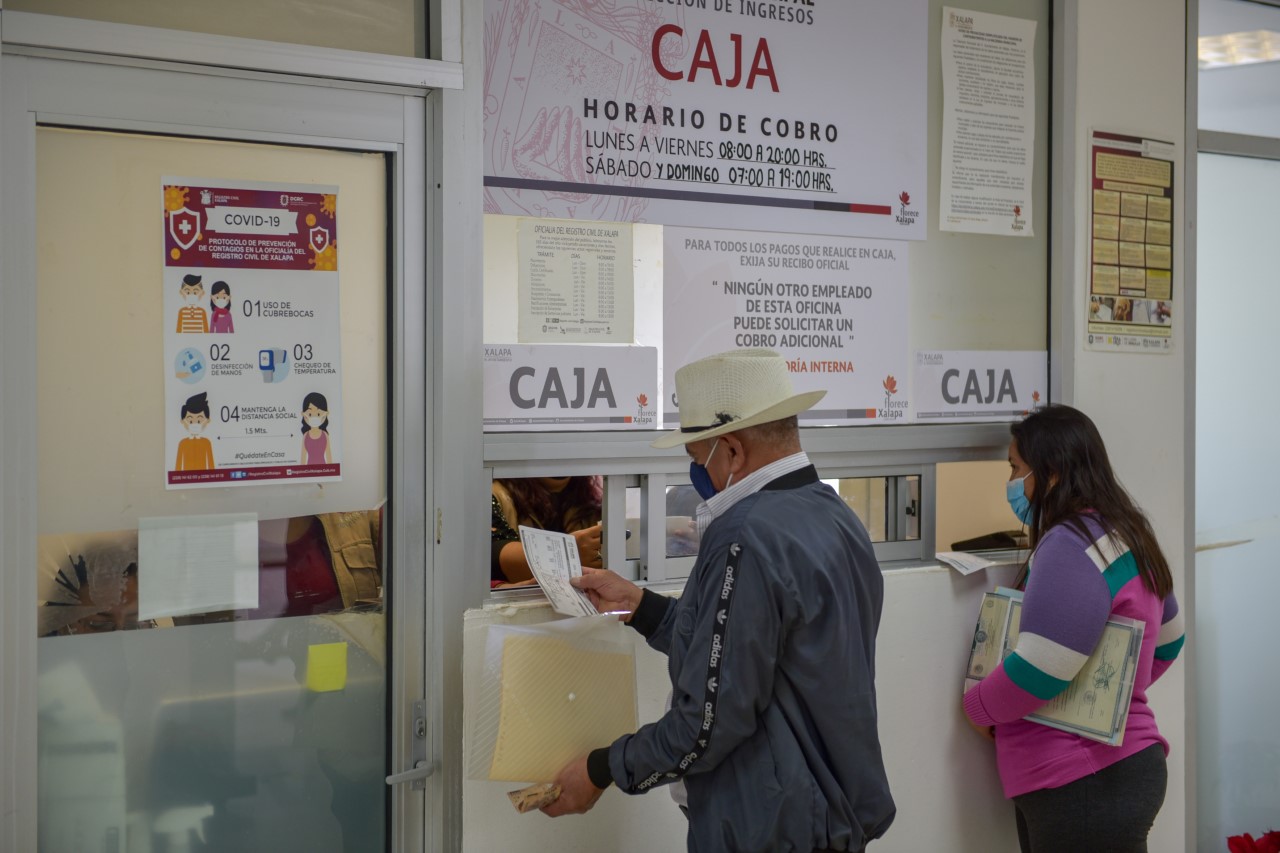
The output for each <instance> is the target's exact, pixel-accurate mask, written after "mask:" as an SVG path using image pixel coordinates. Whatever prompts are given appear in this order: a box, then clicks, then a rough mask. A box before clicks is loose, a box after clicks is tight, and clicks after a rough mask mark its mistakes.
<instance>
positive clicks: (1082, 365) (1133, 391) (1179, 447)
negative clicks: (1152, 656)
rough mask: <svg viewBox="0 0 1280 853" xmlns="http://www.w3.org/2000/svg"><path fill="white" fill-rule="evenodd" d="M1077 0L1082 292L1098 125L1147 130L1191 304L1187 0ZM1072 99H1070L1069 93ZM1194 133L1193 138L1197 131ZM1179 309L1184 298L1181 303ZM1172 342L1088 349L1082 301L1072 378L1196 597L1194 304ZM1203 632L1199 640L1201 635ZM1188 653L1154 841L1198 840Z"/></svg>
mask: <svg viewBox="0 0 1280 853" xmlns="http://www.w3.org/2000/svg"><path fill="white" fill-rule="evenodd" d="M1068 5H1070V6H1073V7H1075V8H1077V9H1078V10H1079V11H1078V16H1079V17H1078V30H1077V32H1076V35H1077V50H1076V102H1075V105H1074V110H1073V114H1074V132H1075V144H1076V149H1075V155H1076V156H1075V162H1074V163H1073V164H1071V165H1073V166H1074V169H1075V189H1076V191H1075V210H1074V213H1075V220H1074V222H1075V233H1076V235H1077V239H1076V245H1075V256H1074V271H1075V274H1074V278H1075V280H1074V281H1073V282H1071V283H1070V292H1071V293H1072V294H1074V298H1075V304H1076V305H1077V306H1082V305H1083V304H1084V300H1085V299H1086V298H1087V296H1086V294H1087V290H1086V288H1087V278H1086V270H1087V269H1088V240H1087V239H1086V238H1087V236H1088V234H1089V152H1088V144H1087V136H1088V133H1089V130H1090V129H1098V130H1112V131H1118V132H1121V133H1133V134H1141V135H1144V136H1147V137H1150V138H1154V139H1162V140H1168V141H1171V142H1174V143H1175V144H1176V145H1177V147H1178V162H1177V164H1176V166H1175V169H1174V182H1175V183H1174V192H1175V195H1174V229H1173V233H1174V235H1175V237H1174V242H1175V247H1174V249H1175V252H1174V257H1175V258H1176V259H1178V260H1177V261H1175V265H1174V271H1173V273H1174V281H1173V286H1174V295H1175V300H1176V302H1177V303H1178V304H1180V305H1182V306H1184V307H1185V305H1186V302H1185V296H1186V294H1185V289H1184V284H1185V278H1184V271H1185V265H1184V264H1183V263H1181V260H1182V258H1183V252H1184V251H1185V241H1184V240H1183V234H1184V229H1183V223H1184V222H1185V216H1186V206H1185V203H1184V200H1185V192H1186V185H1185V175H1186V171H1185V168H1184V165H1185V161H1186V156H1187V150H1186V139H1185V136H1186V132H1185V103H1184V102H1185V96H1186V92H1185V85H1184V79H1185V73H1186V66H1185V49H1184V45H1185V31H1186V26H1185V23H1186V22H1185V4H1184V3H1181V2H1169V0H1128V1H1127V2H1124V3H1116V2H1114V0H1079V2H1075V3H1069V4H1068ZM1067 108H1068V109H1070V105H1067ZM1192 144H1193V145H1194V142H1193V143H1192ZM1175 309H1176V306H1175ZM1176 314H1177V316H1175V318H1174V336H1175V337H1174V340H1175V351H1174V352H1173V353H1172V354H1170V355H1146V354H1133V355H1126V354H1117V353H1099V352H1086V351H1085V350H1084V348H1083V345H1082V342H1083V340H1084V314H1083V311H1080V310H1077V311H1076V313H1075V325H1074V330H1075V334H1074V335H1073V341H1072V343H1071V346H1070V349H1071V351H1070V352H1069V353H1064V355H1065V356H1066V357H1067V358H1069V359H1071V360H1072V362H1073V364H1072V367H1073V372H1072V373H1073V381H1072V383H1071V387H1070V388H1069V389H1067V390H1068V391H1069V392H1070V394H1071V400H1072V402H1073V404H1074V405H1075V406H1077V407H1078V408H1080V409H1081V410H1083V411H1084V412H1086V413H1088V414H1089V416H1090V417H1091V418H1093V419H1094V421H1095V422H1096V423H1097V425H1098V429H1099V430H1100V431H1101V432H1102V437H1103V439H1104V440H1105V441H1106V443H1107V449H1108V452H1109V454H1110V456H1111V461H1112V463H1113V465H1114V466H1115V469H1116V472H1117V474H1118V475H1119V477H1120V480H1121V481H1122V482H1123V483H1124V485H1125V487H1126V488H1128V490H1129V491H1130V493H1131V494H1132V495H1133V496H1134V498H1136V499H1137V501H1138V503H1139V504H1140V505H1141V506H1142V507H1143V508H1144V509H1145V510H1146V511H1147V513H1148V515H1149V516H1150V517H1151V521H1152V523H1153V525H1154V526H1155V530H1156V534H1157V536H1159V537H1160V541H1161V543H1162V545H1163V547H1164V549H1165V554H1166V556H1167V557H1168V558H1169V563H1170V568H1172V570H1173V576H1174V588H1175V592H1176V593H1177V594H1178V595H1179V596H1180V597H1181V598H1189V595H1188V594H1187V593H1188V590H1187V574H1186V571H1187V554H1186V547H1185V541H1186V539H1185V536H1184V532H1185V529H1186V518H1187V508H1188V506H1189V502H1190V501H1191V495H1190V494H1189V493H1188V490H1187V486H1186V483H1187V477H1188V476H1189V474H1190V472H1189V471H1187V469H1186V461H1185V459H1186V456H1185V453H1184V447H1185V445H1186V441H1187V429H1186V416H1187V412H1188V408H1187V406H1188V400H1187V394H1186V390H1185V383H1186V382H1187V381H1189V379H1190V378H1191V377H1189V376H1188V371H1187V364H1186V360H1185V353H1186V352H1187V349H1186V346H1187V337H1186V335H1187V330H1188V327H1187V323H1186V320H1187V314H1186V312H1185V311H1176ZM1193 642H1194V640H1193ZM1185 663H1186V662H1185V660H1184V661H1183V662H1182V663H1181V664H1179V665H1175V666H1174V667H1173V668H1172V669H1170V670H1169V672H1168V673H1167V674H1166V675H1165V677H1164V678H1162V679H1161V680H1160V681H1159V682H1157V683H1156V685H1155V686H1154V687H1153V688H1152V689H1151V691H1150V693H1149V699H1150V701H1151V705H1152V707H1153V708H1154V710H1155V713H1156V720H1157V722H1158V724H1159V726H1160V731H1161V733H1162V734H1164V736H1165V737H1166V738H1168V740H1169V743H1170V747H1171V750H1172V751H1171V753H1170V756H1169V788H1168V794H1167V795H1166V797H1165V802H1164V808H1163V809H1162V810H1161V812H1160V816H1159V818H1158V819H1157V820H1156V825H1155V828H1154V829H1153V831H1152V835H1151V839H1150V842H1149V846H1150V848H1151V849H1152V850H1160V851H1166V850H1167V851H1174V850H1183V849H1194V838H1188V837H1187V832H1186V827H1185V825H1184V820H1185V816H1186V815H1187V811H1188V809H1189V808H1190V807H1191V805H1192V803H1193V802H1194V800H1193V799H1192V798H1190V797H1189V796H1188V783H1187V780H1186V768H1187V710H1186V678H1185V673H1186V666H1185Z"/></svg>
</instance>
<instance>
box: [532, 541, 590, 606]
mask: <svg viewBox="0 0 1280 853" xmlns="http://www.w3.org/2000/svg"><path fill="white" fill-rule="evenodd" d="M520 544H522V545H523V546H524V556H525V559H527V560H528V561H529V568H530V569H532V570H533V576H534V577H535V578H537V580H538V585H539V586H541V587H542V591H543V592H545V593H546V594H547V600H548V601H550V602H551V607H552V609H554V610H555V611H556V612H557V613H563V614H564V615H565V616H596V615H597V611H596V608H595V606H594V605H593V604H592V603H591V599H590V598H588V597H587V594H586V593H585V592H583V591H582V590H578V589H574V588H573V586H572V585H571V584H570V583H569V579H570V578H576V577H581V576H582V563H581V562H580V561H579V560H578V542H577V540H576V539H574V538H573V537H572V536H570V535H569V534H567V533H552V532H551V531H549V530H539V529H537V528H536V527H525V526H524V525H521V526H520Z"/></svg>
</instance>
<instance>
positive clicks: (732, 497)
mask: <svg viewBox="0 0 1280 853" xmlns="http://www.w3.org/2000/svg"><path fill="white" fill-rule="evenodd" d="M808 465H809V455H808V454H807V453H805V452H804V451H803V450H802V451H800V452H799V453H793V454H791V455H790V456H784V457H783V458H782V459H779V460H777V461H776V462H770V463H769V464H768V465H766V466H764V467H763V468H760V469H759V470H757V471H752V472H751V473H750V474H748V475H747V476H746V477H743V478H742V479H741V480H739V481H738V482H736V483H734V484H733V485H731V486H729V488H727V489H725V490H724V491H723V492H718V493H716V494H715V495H712V496H711V499H710V500H706V501H703V502H702V503H700V504H698V508H697V509H696V510H694V515H695V518H696V519H697V524H698V536H699V537H701V536H702V535H703V534H704V533H706V532H707V528H708V527H710V526H711V522H713V521H715V520H716V519H717V518H719V517H720V516H722V515H724V514H725V513H727V512H728V511H729V510H730V509H732V508H733V505H734V504H736V503H737V502H738V501H740V500H742V499H743V498H745V497H749V496H751V495H754V494H755V493H756V492H758V491H760V490H761V489H763V488H764V487H765V486H767V485H768V484H769V483H771V482H773V481H774V480H776V479H778V478H779V477H781V476H783V475H785V474H790V473H791V472H793V471H799V470H800V469H801V468H805V467H807V466H808Z"/></svg>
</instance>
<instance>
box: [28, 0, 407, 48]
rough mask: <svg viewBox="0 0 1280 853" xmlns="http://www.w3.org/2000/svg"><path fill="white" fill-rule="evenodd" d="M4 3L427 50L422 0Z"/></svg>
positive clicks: (224, 32)
mask: <svg viewBox="0 0 1280 853" xmlns="http://www.w3.org/2000/svg"><path fill="white" fill-rule="evenodd" d="M5 8H6V9H11V10H14V11H18V12H40V13H43V14H46V15H64V16H67V17H72V18H88V19H90V20H95V21H109V22H111V23H117V24H134V25H137V26H144V27H162V28H164V29H171V30H189V31H191V32H197V33H209V34H210V35H220V36H238V37H240V38H252V39H263V40H266V41H279V42H287V43H289V44H306V45H312V46H314V47H336V48H342V49H344V50H360V51H365V52H368V53H384V54H390V55H392V56H412V57H425V56H426V47H425V45H426V33H427V31H426V23H425V20H426V19H425V14H424V4H423V0H350V2H344V0H290V2H280V0H218V2H216V3H208V2H199V0H10V2H8V3H6V4H5Z"/></svg>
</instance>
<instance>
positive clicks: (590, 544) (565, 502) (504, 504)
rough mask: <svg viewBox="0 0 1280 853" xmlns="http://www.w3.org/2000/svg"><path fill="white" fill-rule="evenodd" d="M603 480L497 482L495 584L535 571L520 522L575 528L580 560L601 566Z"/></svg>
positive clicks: (516, 580) (525, 579)
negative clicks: (522, 536) (525, 552)
mask: <svg viewBox="0 0 1280 853" xmlns="http://www.w3.org/2000/svg"><path fill="white" fill-rule="evenodd" d="M603 494H604V484H603V482H602V481H601V479H600V478H599V477H527V478H521V479H500V480H494V481H493V497H492V499H491V501H490V503H491V508H492V515H493V523H492V530H493V550H492V556H491V558H490V565H489V580H490V583H491V584H492V585H493V586H503V585H507V584H519V583H526V582H529V581H530V580H531V579H532V578H533V573H532V572H531V571H530V569H529V561H528V560H527V559H525V556H524V547H523V546H522V545H521V544H520V534H519V532H518V531H517V528H518V527H519V526H520V525H522V524H523V525H524V526H526V527H537V528H539V529H540V530H552V531H555V532H556V533H571V534H573V538H574V539H575V540H577V543H578V558H579V559H580V560H581V561H582V565H584V566H587V567H589V568H595V569H598V568H600V566H601V565H602V562H601V557H600V517H601V516H600V503H601V497H602V495H603Z"/></svg>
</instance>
